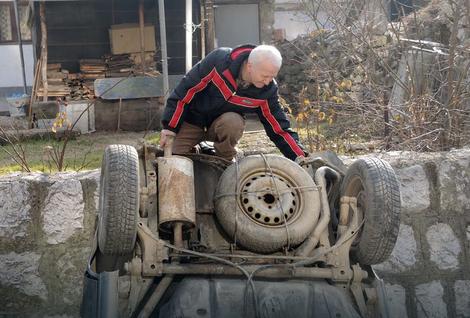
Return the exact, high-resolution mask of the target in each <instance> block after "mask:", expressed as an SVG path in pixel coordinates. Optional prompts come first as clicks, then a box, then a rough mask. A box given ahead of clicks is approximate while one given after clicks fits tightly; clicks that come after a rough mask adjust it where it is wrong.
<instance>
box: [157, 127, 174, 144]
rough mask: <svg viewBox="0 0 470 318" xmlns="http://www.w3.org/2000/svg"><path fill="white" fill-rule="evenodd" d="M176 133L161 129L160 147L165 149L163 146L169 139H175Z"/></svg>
mask: <svg viewBox="0 0 470 318" xmlns="http://www.w3.org/2000/svg"><path fill="white" fill-rule="evenodd" d="M175 136H176V133H174V132H172V131H171V130H168V129H163V130H162V131H161V132H160V147H161V148H165V145H166V143H167V141H168V139H169V137H175Z"/></svg>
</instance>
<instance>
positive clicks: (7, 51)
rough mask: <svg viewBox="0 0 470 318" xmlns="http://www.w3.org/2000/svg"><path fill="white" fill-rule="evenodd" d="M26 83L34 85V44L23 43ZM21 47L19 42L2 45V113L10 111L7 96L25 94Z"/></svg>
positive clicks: (0, 59)
mask: <svg viewBox="0 0 470 318" xmlns="http://www.w3.org/2000/svg"><path fill="white" fill-rule="evenodd" d="M23 54H24V63H25V73H26V85H27V86H28V87H29V88H28V89H30V87H31V86H32V83H33V76H34V57H33V46H32V45H31V44H24V45H23ZM23 90H24V88H23V75H22V70H21V60H20V49H19V47H18V45H17V44H14V45H0V113H4V112H8V103H7V100H6V97H10V96H12V95H16V94H20V95H21V94H23Z"/></svg>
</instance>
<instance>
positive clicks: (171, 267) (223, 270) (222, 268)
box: [163, 264, 353, 282]
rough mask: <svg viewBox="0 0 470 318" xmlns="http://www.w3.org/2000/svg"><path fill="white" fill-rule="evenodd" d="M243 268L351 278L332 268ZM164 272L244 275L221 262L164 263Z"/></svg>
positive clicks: (269, 273) (276, 275) (293, 275)
mask: <svg viewBox="0 0 470 318" xmlns="http://www.w3.org/2000/svg"><path fill="white" fill-rule="evenodd" d="M243 268H244V269H245V270H246V271H248V272H253V271H255V270H256V271H259V269H260V268H261V269H262V270H261V271H259V272H258V273H257V274H256V277H264V278H318V279H331V280H334V281H343V282H348V281H350V280H351V279H352V277H353V276H352V271H337V270H335V269H333V268H317V267H296V268H295V269H293V268H290V267H289V266H282V267H274V266H273V267H270V268H264V266H258V265H245V266H243ZM163 273H164V274H172V275H224V276H244V275H243V273H241V272H240V270H239V269H237V268H235V267H233V266H229V265H222V264H164V265H163Z"/></svg>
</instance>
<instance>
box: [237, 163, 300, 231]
mask: <svg viewBox="0 0 470 318" xmlns="http://www.w3.org/2000/svg"><path fill="white" fill-rule="evenodd" d="M239 193H240V195H239V197H238V205H239V207H240V209H241V211H242V212H243V213H244V214H245V215H246V216H247V217H248V218H249V219H251V220H252V221H253V222H255V223H257V224H259V225H261V226H264V227H269V228H275V227H282V226H285V224H286V223H287V224H289V223H292V222H293V221H295V220H296V219H297V218H298V217H299V215H300V214H301V213H300V211H301V204H302V202H301V195H300V194H301V192H300V189H298V186H297V184H296V183H295V182H294V180H292V179H290V178H289V177H287V176H284V175H282V174H279V173H277V172H274V171H273V174H272V175H271V174H270V173H267V172H266V171H265V170H260V171H254V172H251V173H249V174H248V175H247V176H245V177H244V178H242V179H241V182H240V183H239Z"/></svg>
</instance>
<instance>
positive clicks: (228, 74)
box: [222, 69, 238, 90]
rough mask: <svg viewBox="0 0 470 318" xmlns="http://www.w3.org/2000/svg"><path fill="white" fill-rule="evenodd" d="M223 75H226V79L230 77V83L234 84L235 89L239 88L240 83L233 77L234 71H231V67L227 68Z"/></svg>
mask: <svg viewBox="0 0 470 318" xmlns="http://www.w3.org/2000/svg"><path fill="white" fill-rule="evenodd" d="M222 75H223V76H225V78H226V79H228V81H229V82H230V84H232V86H233V88H235V90H237V88H238V85H237V82H236V81H235V79H234V78H233V75H232V73H231V72H230V70H229V69H226V70H225V71H224V72H223V73H222Z"/></svg>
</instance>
